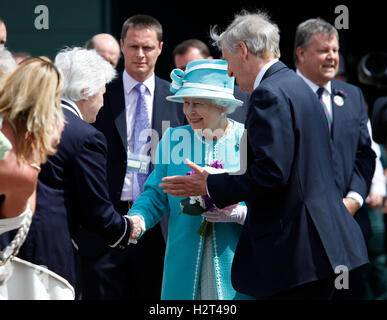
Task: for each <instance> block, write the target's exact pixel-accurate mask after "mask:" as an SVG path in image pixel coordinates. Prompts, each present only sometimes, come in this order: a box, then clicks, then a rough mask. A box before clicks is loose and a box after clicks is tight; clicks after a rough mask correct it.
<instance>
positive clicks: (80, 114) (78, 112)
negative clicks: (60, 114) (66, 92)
mask: <svg viewBox="0 0 387 320" xmlns="http://www.w3.org/2000/svg"><path fill="white" fill-rule="evenodd" d="M61 100H63V101H65V102H67V103H68V104H71V106H72V107H73V108H74V109H75V110H76V112H77V116H79V117H80V118H81V119H82V120H83V117H82V113H81V111H80V110H79V108H78V106H77V105H76V103H75V102H74V101H72V100H70V99H66V98H63V97H62V98H61ZM62 106H63V104H62ZM63 108H66V105H65V106H64V107H63ZM66 109H67V108H66ZM69 110H70V111H71V112H73V113H75V112H74V111H73V110H71V109H70V108H69Z"/></svg>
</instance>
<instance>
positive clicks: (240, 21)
mask: <svg viewBox="0 0 387 320" xmlns="http://www.w3.org/2000/svg"><path fill="white" fill-rule="evenodd" d="M216 29H217V27H216V26H215V27H214V28H212V29H211V31H210V35H211V38H212V40H213V41H214V44H215V45H217V46H218V47H219V48H221V47H222V44H225V46H226V47H227V48H228V49H229V50H230V51H231V52H232V53H234V54H235V53H236V50H237V47H238V43H239V42H240V41H243V42H244V43H245V44H246V46H247V48H248V49H249V51H250V52H251V53H253V54H254V55H256V56H259V57H260V58H266V57H267V56H268V55H269V54H270V55H273V57H274V58H280V56H281V54H280V49H279V40H280V35H279V29H278V26H277V25H276V24H274V23H273V22H271V21H270V19H269V17H268V15H267V14H266V13H264V12H258V13H249V12H247V11H245V10H243V11H242V12H241V13H240V14H237V15H235V18H234V21H233V22H232V23H231V24H230V25H229V26H228V27H227V29H226V30H225V31H224V32H223V33H222V34H220V35H218V34H217V31H216Z"/></svg>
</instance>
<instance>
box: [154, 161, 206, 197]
mask: <svg viewBox="0 0 387 320" xmlns="http://www.w3.org/2000/svg"><path fill="white" fill-rule="evenodd" d="M185 163H186V164H187V166H188V167H190V168H191V169H192V170H194V171H195V174H192V175H189V176H170V177H164V178H163V179H162V181H163V182H162V183H160V184H159V187H160V188H163V189H164V190H163V191H164V193H168V194H170V195H171V196H174V197H189V196H201V195H205V194H207V177H208V172H206V171H205V170H204V168H203V167H200V166H198V165H196V164H195V163H193V162H192V161H190V160H188V159H186V160H185Z"/></svg>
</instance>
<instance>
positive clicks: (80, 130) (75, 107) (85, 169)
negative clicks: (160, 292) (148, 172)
mask: <svg viewBox="0 0 387 320" xmlns="http://www.w3.org/2000/svg"><path fill="white" fill-rule="evenodd" d="M55 64H56V66H57V67H58V68H59V69H61V70H62V72H63V76H64V83H65V88H64V90H63V93H62V108H63V113H64V115H65V118H66V125H65V127H64V130H63V134H62V137H61V141H60V144H59V145H58V147H57V152H56V153H55V155H53V156H50V157H49V158H48V160H47V163H45V164H44V165H43V166H42V171H41V172H40V174H39V180H38V185H37V200H36V211H35V214H34V216H33V220H32V224H31V227H30V231H29V233H28V236H27V238H26V241H25V242H24V244H23V246H22V248H21V249H20V251H19V257H20V258H22V259H25V260H27V261H31V262H33V263H35V264H38V265H44V266H46V267H47V268H48V269H49V270H51V271H53V272H55V273H57V274H59V275H60V276H62V277H63V278H65V279H66V280H67V281H69V283H70V284H71V285H72V286H73V287H75V289H76V292H77V293H78V292H79V282H82V280H81V281H79V279H78V278H77V276H78V272H77V267H78V266H77V254H76V250H74V248H75V249H77V236H78V231H79V227H80V226H81V225H82V226H83V227H84V228H86V229H87V230H89V231H90V232H94V233H96V234H98V235H99V236H100V237H102V238H103V239H104V241H105V243H107V245H109V246H110V247H126V246H127V245H128V244H129V240H130V232H131V230H132V229H133V228H132V226H133V225H132V224H131V221H130V220H129V219H126V218H125V217H123V216H121V215H120V214H119V213H118V212H117V211H116V210H115V209H114V207H113V204H112V203H111V202H110V200H109V190H108V185H107V181H106V180H107V179H106V162H107V147H106V139H105V137H104V136H103V134H102V133H101V132H99V131H98V130H96V129H95V128H94V127H93V126H92V125H90V123H91V122H94V121H95V117H96V115H97V113H98V110H99V109H100V108H101V107H102V104H103V93H104V92H105V85H106V83H107V82H109V81H111V79H112V78H113V77H114V75H115V71H114V69H113V67H112V66H111V65H110V64H109V63H108V62H107V61H105V60H104V59H103V58H102V57H101V56H99V55H98V54H97V53H96V51H95V50H86V49H82V48H73V49H67V50H63V51H61V52H59V53H58V55H57V56H56V59H55ZM132 231H133V230H132ZM135 238H136V237H134V239H135ZM117 250H118V249H117Z"/></svg>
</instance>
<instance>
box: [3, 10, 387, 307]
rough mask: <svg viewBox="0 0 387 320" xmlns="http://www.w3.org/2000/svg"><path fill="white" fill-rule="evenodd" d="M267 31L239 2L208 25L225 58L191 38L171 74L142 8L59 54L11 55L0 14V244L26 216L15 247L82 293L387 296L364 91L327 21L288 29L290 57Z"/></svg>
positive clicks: (379, 154) (377, 151)
mask: <svg viewBox="0 0 387 320" xmlns="http://www.w3.org/2000/svg"><path fill="white" fill-rule="evenodd" d="M279 33H280V30H279V29H278V26H277V25H276V24H275V23H274V22H273V21H271V19H270V17H269V16H268V15H267V14H266V13H263V12H259V11H258V12H248V11H242V12H241V13H238V14H236V15H235V18H234V20H233V22H232V23H231V24H230V25H229V26H228V27H227V28H226V29H225V30H224V31H222V32H219V30H218V29H217V28H212V29H211V38H212V40H213V42H214V44H215V45H216V46H217V47H218V48H219V50H220V51H221V54H222V59H215V58H213V57H212V56H211V54H210V50H209V48H208V47H207V45H206V44H205V43H203V42H202V41H200V40H198V39H187V40H185V41H183V42H182V43H180V44H179V45H178V46H177V47H176V48H175V50H174V51H173V58H174V64H175V69H173V70H172V71H171V75H170V79H168V80H165V79H161V78H160V77H158V76H157V75H156V74H155V67H156V63H157V60H158V57H159V56H160V55H161V54H162V49H163V44H164V43H163V28H162V26H161V24H160V23H159V21H158V20H157V19H156V18H154V17H152V16H149V15H135V16H132V17H130V18H128V19H127V20H126V21H125V22H124V23H123V26H122V31H121V36H120V39H119V41H117V40H116V39H115V38H114V37H113V36H112V35H110V34H107V33H101V34H97V35H95V36H93V37H92V38H91V39H89V40H88V41H87V42H86V43H85V46H84V47H83V48H81V47H67V48H64V49H62V50H60V51H59V52H58V53H57V55H56V57H55V59H54V61H51V60H50V59H49V58H47V57H28V54H26V56H23V58H22V59H20V60H19V61H15V57H13V56H12V54H11V53H10V52H9V51H8V50H7V49H6V41H7V30H6V26H5V23H4V21H3V20H1V19H0V233H1V235H0V251H1V250H3V249H4V248H5V247H6V246H7V245H8V244H9V243H10V242H11V241H12V239H13V238H14V236H15V232H16V231H15V230H13V229H17V228H18V227H19V226H20V225H21V224H22V222H23V221H24V219H25V217H26V215H27V216H29V217H31V216H32V220H31V221H32V222H31V225H30V227H29V231H28V234H27V236H26V239H25V241H24V243H23V245H22V246H21V248H20V250H19V251H18V255H17V256H18V257H19V258H21V259H24V260H25V261H29V262H30V263H32V264H35V265H38V266H44V267H45V268H47V269H48V270H50V271H52V272H54V273H55V274H57V275H58V277H62V278H63V279H64V280H65V281H67V282H68V285H69V286H70V287H71V288H73V289H74V299H77V300H116V299H126V300H159V299H163V300H191V299H193V300H252V299H259V300H295V299H312V300H313V299H316V300H331V299H333V300H342V299H345V300H347V299H385V298H386V297H387V261H386V251H385V243H384V242H385V225H384V215H383V214H384V213H385V212H383V206H384V198H385V196H386V179H385V173H384V172H383V167H384V168H387V161H386V160H385V159H386V158H387V157H386V155H385V153H384V149H383V147H381V146H379V145H377V144H375V142H373V141H372V135H371V126H370V122H369V118H368V114H367V106H366V100H365V98H364V96H363V93H362V91H361V90H360V88H358V87H356V86H354V85H352V84H350V83H348V82H346V81H345V79H344V78H342V74H341V73H340V72H339V63H340V58H339V34H338V32H337V30H336V29H335V28H334V26H332V25H331V24H330V23H328V22H326V21H324V20H323V19H321V18H313V19H308V20H306V21H304V22H302V23H300V24H299V26H298V27H297V30H296V34H295V42H294V63H295V66H296V68H295V70H291V69H290V68H289V67H288V66H286V65H285V64H284V63H283V62H281V60H280V58H281V53H280V49H279V43H280V36H279ZM121 54H122V58H123V62H124V69H123V70H122V71H121V72H117V71H116V68H117V65H118V62H119V60H120V59H121ZM341 63H342V62H341ZM341 65H343V64H341ZM339 77H341V79H342V80H338V79H339ZM383 159H384V160H383ZM12 230H13V231H12ZM342 266H344V267H345V268H346V272H347V276H348V279H349V281H348V282H349V287H348V288H344V289H343V288H338V287H337V281H335V280H336V278H337V276H338V272H337V268H338V267H342ZM0 268H2V266H0ZM375 279H376V280H375ZM335 284H336V286H335ZM21 290H23V289H22V288H21Z"/></svg>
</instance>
